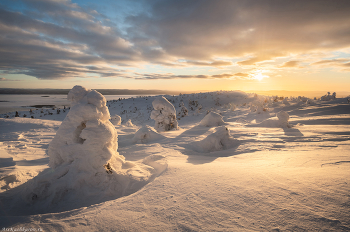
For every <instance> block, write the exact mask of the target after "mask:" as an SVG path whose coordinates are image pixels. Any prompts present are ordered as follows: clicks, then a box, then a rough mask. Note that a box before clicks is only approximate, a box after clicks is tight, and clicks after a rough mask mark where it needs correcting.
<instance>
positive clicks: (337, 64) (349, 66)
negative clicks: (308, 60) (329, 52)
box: [311, 58, 350, 72]
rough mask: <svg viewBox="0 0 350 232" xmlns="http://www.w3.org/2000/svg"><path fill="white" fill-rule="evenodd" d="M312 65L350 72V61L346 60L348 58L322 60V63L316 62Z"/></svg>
mask: <svg viewBox="0 0 350 232" xmlns="http://www.w3.org/2000/svg"><path fill="white" fill-rule="evenodd" d="M311 65H316V66H322V67H332V68H340V70H341V71H344V72H349V71H350V59H346V58H339V59H330V60H321V61H317V62H314V63H312V64H311Z"/></svg>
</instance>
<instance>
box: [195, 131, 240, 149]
mask: <svg viewBox="0 0 350 232" xmlns="http://www.w3.org/2000/svg"><path fill="white" fill-rule="evenodd" d="M238 145H239V144H238V141H237V140H236V139H234V138H233V137H232V136H231V135H230V130H229V129H228V128H227V127H226V126H221V127H218V128H217V129H216V131H215V132H214V133H212V134H210V135H208V136H207V137H206V138H205V139H203V140H201V141H198V142H194V143H193V146H194V150H196V151H198V152H213V151H220V150H226V149H230V148H233V147H235V146H238Z"/></svg>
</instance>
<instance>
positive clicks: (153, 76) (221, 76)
mask: <svg viewBox="0 0 350 232" xmlns="http://www.w3.org/2000/svg"><path fill="white" fill-rule="evenodd" d="M237 76H241V75H237ZM123 77H126V78H133V79H147V80H160V79H163V80H167V79H193V78H197V79H229V78H234V77H235V74H230V73H222V74H214V75H175V74H173V73H162V74H159V73H150V74H143V73H133V74H131V75H124V76H123Z"/></svg>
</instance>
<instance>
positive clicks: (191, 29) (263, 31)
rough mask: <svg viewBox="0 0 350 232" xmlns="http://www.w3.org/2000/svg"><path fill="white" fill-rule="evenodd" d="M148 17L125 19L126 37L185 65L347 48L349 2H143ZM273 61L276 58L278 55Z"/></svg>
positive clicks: (348, 43)
mask: <svg viewBox="0 0 350 232" xmlns="http://www.w3.org/2000/svg"><path fill="white" fill-rule="evenodd" d="M148 3H149V4H150V6H151V11H150V12H148V14H140V15H135V16H130V17H128V18H127V22H128V23H129V24H130V25H131V27H130V28H129V31H128V35H127V36H128V38H129V39H130V40H131V41H136V40H135V39H138V40H140V39H141V40H142V41H143V42H144V43H146V42H147V41H153V42H155V43H156V46H159V47H161V48H162V49H164V51H166V52H167V53H168V54H171V55H172V56H177V57H185V58H187V59H190V60H198V59H211V58H212V57H213V56H216V57H221V56H222V57H241V56H245V55H249V54H250V55H252V57H254V58H252V59H250V60H247V61H245V62H244V61H243V63H241V65H251V64H254V63H256V62H259V61H263V60H266V59H272V58H274V57H276V56H270V57H268V58H264V56H265V55H264V54H265V53H271V52H274V53H276V54H277V53H279V52H282V53H283V54H290V53H304V52H312V51H319V50H324V51H330V50H333V49H342V48H346V47H349V46H350V29H349V27H348V26H347V25H349V23H350V17H349V16H348V12H349V11H350V2H349V1H346V0H340V1H323V0H321V1H302V0H296V1H273V0H262V1H249V0H248V1H220V2H217V1H204V2H203V1H185V0H178V1H148ZM277 56H278V55H277Z"/></svg>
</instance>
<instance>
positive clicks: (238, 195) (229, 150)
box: [0, 92, 350, 231]
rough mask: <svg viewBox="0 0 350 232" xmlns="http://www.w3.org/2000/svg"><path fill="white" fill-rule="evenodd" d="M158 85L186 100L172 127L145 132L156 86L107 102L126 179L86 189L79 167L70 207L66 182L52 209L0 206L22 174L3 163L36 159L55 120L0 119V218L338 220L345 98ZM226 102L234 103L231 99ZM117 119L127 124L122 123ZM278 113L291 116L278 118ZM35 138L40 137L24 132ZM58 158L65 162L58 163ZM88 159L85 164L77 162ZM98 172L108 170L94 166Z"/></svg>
mask: <svg viewBox="0 0 350 232" xmlns="http://www.w3.org/2000/svg"><path fill="white" fill-rule="evenodd" d="M164 97H165V98H166V99H167V101H168V102H169V103H171V104H172V105H173V106H174V108H175V110H176V112H180V109H181V108H182V107H183V106H185V107H186V108H187V109H188V115H184V116H183V117H180V116H179V115H177V117H178V126H179V127H180V128H179V129H178V130H170V131H162V132H160V131H158V132H157V131H156V130H155V128H153V127H152V126H154V120H152V119H151V118H150V115H151V112H152V110H153V109H154V108H153V105H152V102H153V101H154V100H155V99H156V97H140V98H134V99H126V100H123V101H110V102H107V105H110V107H109V112H110V114H111V115H112V119H113V117H114V116H116V115H120V117H121V124H120V125H118V123H116V124H114V126H113V127H115V129H116V131H117V134H118V152H117V153H118V155H119V156H123V157H125V160H124V161H123V162H124V163H123V165H122V169H123V170H124V171H126V173H127V174H128V175H117V176H118V177H119V178H120V179H118V181H119V183H127V184H128V186H129V188H126V189H129V190H130V191H126V192H125V193H126V194H124V196H123V197H118V196H117V195H113V194H112V195H110V196H108V197H106V196H105V197H103V195H104V194H106V192H105V191H101V189H100V187H101V186H99V188H97V189H96V191H95V192H94V191H92V190H93V187H94V184H93V185H92V186H90V185H86V184H89V183H91V181H93V178H90V179H88V180H85V178H86V177H85V174H83V175H82V176H81V177H79V178H80V180H84V181H82V182H79V183H81V186H82V188H83V190H82V191H84V190H85V191H86V193H91V198H89V196H87V195H86V196H84V201H85V203H86V204H85V205H83V206H84V207H82V205H79V204H75V200H76V198H74V194H68V195H65V196H63V197H61V199H60V201H59V202H60V203H58V202H56V205H55V207H56V208H55V209H54V210H53V211H52V212H55V213H50V211H47V210H42V211H40V210H38V209H33V205H32V206H30V207H29V209H30V210H27V211H26V212H23V209H26V208H25V207H23V206H24V204H22V203H23V202H22V203H21V202H20V203H19V204H18V203H17V207H13V208H12V210H9V209H8V208H7V207H9V206H10V205H11V204H12V203H13V202H15V201H18V200H19V198H18V197H17V196H18V195H17V194H18V192H20V191H23V187H22V186H25V184H23V183H24V182H25V181H26V180H24V179H23V182H22V181H20V182H13V185H11V184H8V185H6V183H5V182H6V181H8V182H11V180H12V179H11V178H12V177H11V175H13V174H14V173H15V172H16V169H17V171H18V169H23V168H24V167H26V166H24V164H25V165H27V164H29V163H31V162H32V163H33V164H34V163H35V164H38V163H40V162H43V163H45V162H44V161H46V164H47V163H48V156H47V155H46V154H45V150H47V146H48V141H50V140H52V138H53V137H54V135H55V131H57V128H58V125H59V123H60V122H59V121H57V120H58V119H56V120H49V119H50V117H51V118H54V117H55V115H46V116H43V117H44V118H45V120H39V119H30V118H22V117H21V118H9V119H0V125H1V128H4V130H5V131H6V133H1V134H0V136H1V137H0V138H1V139H2V140H1V142H2V144H0V145H1V149H2V150H4V151H6V152H7V155H6V157H5V156H4V158H5V159H8V158H12V159H13V162H11V161H10V160H8V161H9V162H8V163H6V165H4V166H3V167H0V171H2V172H1V173H0V174H1V175H2V177H6V178H7V179H6V180H5V181H3V182H0V183H1V186H2V187H4V186H7V187H6V188H4V189H2V190H3V193H1V194H0V200H1V202H2V203H3V204H4V205H3V208H2V209H5V211H2V214H0V224H1V225H3V226H5V227H20V226H22V227H27V228H32V227H40V228H42V229H43V230H44V231H58V230H74V231H86V230H89V231H101V230H102V231H140V230H143V231H298V230H300V231H348V230H349V228H350V221H349V196H348V193H349V191H350V187H349V183H348V181H347V180H348V179H350V173H349V171H348V170H349V164H350V157H349V154H350V152H349V151H350V134H349V131H350V126H349V125H350V105H349V103H347V99H337V98H336V99H331V100H330V101H320V100H313V101H314V103H315V104H314V105H311V104H308V103H307V101H308V100H306V101H305V102H304V101H303V100H302V99H301V98H288V99H287V100H285V99H286V98H284V99H280V98H276V97H271V98H269V97H264V96H258V95H256V96H254V95H250V94H246V93H242V92H213V93H201V94H189V95H180V96H164ZM276 99H277V100H276ZM275 100H276V101H275ZM181 102H182V103H183V105H182V104H181ZM286 102H288V103H289V104H286ZM260 103H261V104H263V105H264V107H265V108H267V109H268V111H263V112H260V113H259V112H258V111H251V110H250V107H251V105H255V106H256V105H258V104H260ZM79 104H80V103H79ZM230 104H231V105H232V104H234V105H235V106H236V107H235V109H234V111H232V108H230ZM97 105H99V104H97ZM96 108H97V107H96ZM199 108H200V109H199ZM81 109H82V108H81ZM94 112H98V111H97V110H96V111H94ZM207 112H215V113H218V114H219V115H221V116H222V120H223V121H224V122H225V125H224V126H212V127H206V126H204V127H203V126H200V125H199V123H200V121H201V120H202V119H204V117H205V116H206V115H207ZM282 112H284V113H282ZM34 115H35V116H36V115H37V114H34ZM175 115H176V114H175ZM179 118H180V120H179ZM129 120H130V122H131V123H132V124H133V126H132V127H129V126H127V125H126V124H127V122H128V121H129ZM111 121H112V120H111ZM282 122H284V123H285V122H287V125H290V126H291V127H288V126H287V127H283V126H282V124H281V123H282ZM62 124H63V123H62ZM93 125H96V124H93ZM97 125H98V124H97ZM97 127H98V126H97ZM86 128H87V127H86ZM92 128H95V127H92ZM82 131H84V129H83V130H82ZM43 133H46V135H47V136H46V138H44V135H43ZM107 134H108V133H107ZM87 137H89V136H87ZM102 137H103V136H102ZM102 137H101V139H106V138H102ZM17 139H21V140H19V141H18V140H17ZM39 139H41V140H39ZM35 140H37V141H38V143H39V144H38V145H40V144H41V143H44V145H45V146H46V147H45V146H44V147H40V146H35V144H34V143H30V142H34V141H35ZM86 141H87V140H85V141H84V143H85V142H86ZM96 141H99V144H100V142H101V141H100V140H96ZM84 143H83V144H84ZM80 145H82V144H80ZM196 145H198V146H196ZM23 157H26V159H27V160H24V159H23ZM30 157H33V158H32V160H33V161H30V160H29V158H30ZM163 157H166V160H165V159H164V158H163ZM20 160H22V161H21V162H22V163H21V162H20ZM104 161H105V160H104ZM14 163H15V165H14ZM77 163H79V162H77ZM104 164H105V163H104ZM22 165H23V166H22ZM81 165H83V164H81ZM44 166H45V165H43V166H41V167H44ZM98 166H100V165H98ZM39 167H40V166H30V168H31V169H32V170H35V171H36V172H37V173H39V172H40V171H41V170H43V169H44V168H45V167H44V168H42V169H40V168H39ZM46 167H47V166H46ZM83 167H85V165H83ZM67 168H68V169H69V172H70V171H72V173H74V172H75V171H74V170H72V167H69V165H68V166H67ZM79 168H80V167H79ZM96 168H97V167H96ZM165 169H166V171H165V172H164V170H165ZM47 170H50V169H47ZM47 170H46V171H44V172H43V173H41V174H39V176H37V177H35V178H37V179H39V178H41V180H43V179H44V178H43V177H42V176H45V175H46V178H47V179H48V180H50V179H51V178H52V176H53V175H52V174H50V173H48V172H47ZM91 170H94V168H93V167H92V168H88V169H87V172H89V171H91ZM152 170H154V171H153V172H152ZM103 172H104V173H105V174H106V175H105V176H107V177H109V176H111V174H107V172H106V170H105V169H103ZM101 174H102V173H101ZM149 174H151V175H153V177H149ZM23 175H25V173H23ZM67 175H68V174H66V175H65V176H67ZM129 175H131V176H133V178H132V179H129ZM65 176H63V177H62V178H64V177H65ZM156 176H158V177H157V178H155V177H156ZM72 177H73V176H72ZM26 178H27V179H31V178H32V177H26ZM35 178H34V179H35ZM62 178H59V179H58V181H55V182H59V181H60V180H61V179H62ZM147 178H150V179H148V180H149V181H147ZM34 179H32V180H34ZM72 179H74V178H72ZM74 181H78V180H72V182H74ZM62 182H63V181H62ZM65 182H66V181H65ZM27 183H29V182H27ZM105 183H110V182H108V181H107V182H105ZM147 183H148V184H147ZM52 184H53V185H57V184H58V183H52ZM62 184H63V183H62ZM16 186H18V187H16ZM84 186H85V187H84ZM116 189H125V188H123V186H118V187H117V188H116ZM113 192H114V191H112V193H113ZM132 192H133V194H130V195H127V194H128V193H132ZM86 193H85V194H86ZM63 195H64V194H63ZM83 195H84V194H83ZM50 196H51V195H50ZM96 198H98V199H96ZM55 199H58V198H55ZM45 202H47V201H44V203H45ZM9 208H10V207H9ZM64 210H68V211H65V212H63V211H64ZM39 212H43V213H45V214H38V213H39ZM28 214H29V215H28ZM9 215H11V216H9ZM19 215H24V216H19Z"/></svg>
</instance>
